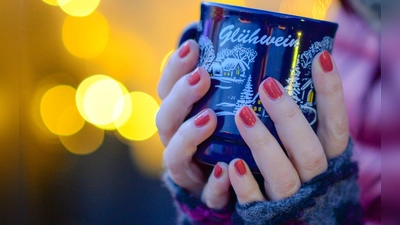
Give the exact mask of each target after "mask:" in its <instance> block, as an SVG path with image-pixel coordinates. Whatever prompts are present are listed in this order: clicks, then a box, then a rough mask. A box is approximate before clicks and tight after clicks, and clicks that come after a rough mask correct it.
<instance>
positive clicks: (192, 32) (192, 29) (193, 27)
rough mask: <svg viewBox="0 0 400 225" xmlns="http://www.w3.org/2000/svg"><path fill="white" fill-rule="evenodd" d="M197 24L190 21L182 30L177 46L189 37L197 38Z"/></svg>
mask: <svg viewBox="0 0 400 225" xmlns="http://www.w3.org/2000/svg"><path fill="white" fill-rule="evenodd" d="M197 24H198V23H192V24H190V25H188V26H187V27H186V28H185V29H184V30H183V32H182V35H181V38H180V39H179V45H178V46H181V44H183V43H184V42H185V41H187V40H189V39H196V38H197Z"/></svg>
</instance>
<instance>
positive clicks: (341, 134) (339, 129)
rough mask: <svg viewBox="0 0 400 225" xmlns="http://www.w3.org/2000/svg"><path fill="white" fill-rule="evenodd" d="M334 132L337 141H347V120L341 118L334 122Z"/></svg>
mask: <svg viewBox="0 0 400 225" xmlns="http://www.w3.org/2000/svg"><path fill="white" fill-rule="evenodd" d="M333 126H334V127H333V133H334V134H332V136H333V137H334V139H335V142H339V143H341V142H343V141H344V142H347V140H348V138H349V125H348V122H347V120H339V121H337V122H336V123H334V124H333Z"/></svg>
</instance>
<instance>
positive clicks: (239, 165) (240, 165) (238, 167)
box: [234, 159, 246, 176]
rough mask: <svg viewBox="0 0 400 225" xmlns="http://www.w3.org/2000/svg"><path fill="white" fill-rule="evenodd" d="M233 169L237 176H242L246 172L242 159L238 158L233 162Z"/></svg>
mask: <svg viewBox="0 0 400 225" xmlns="http://www.w3.org/2000/svg"><path fill="white" fill-rule="evenodd" d="M234 165H235V169H236V172H237V173H238V174H239V176H243V175H245V174H246V166H245V165H244V162H243V160H241V159H239V160H238V161H236V162H235V164H234Z"/></svg>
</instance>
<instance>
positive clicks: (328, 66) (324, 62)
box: [319, 50, 333, 73]
mask: <svg viewBox="0 0 400 225" xmlns="http://www.w3.org/2000/svg"><path fill="white" fill-rule="evenodd" d="M319 63H320V64H321V67H322V70H324V72H325V73H329V72H331V71H332V70H333V64H332V59H331V56H330V54H329V52H328V51H326V50H325V51H324V52H322V54H321V55H320V56H319Z"/></svg>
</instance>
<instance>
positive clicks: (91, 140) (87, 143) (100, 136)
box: [60, 123, 104, 155]
mask: <svg viewBox="0 0 400 225" xmlns="http://www.w3.org/2000/svg"><path fill="white" fill-rule="evenodd" d="M103 140H104V131H103V130H101V129H99V128H97V127H95V126H93V125H91V124H89V123H86V124H85V126H83V128H82V129H81V130H80V131H79V132H78V133H76V134H74V135H71V136H60V141H61V143H62V144H63V145H64V147H65V148H66V149H67V150H68V151H70V152H71V153H73V154H77V155H87V154H90V153H92V152H94V151H95V150H96V149H98V148H99V147H100V145H101V144H102V143H103Z"/></svg>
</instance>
